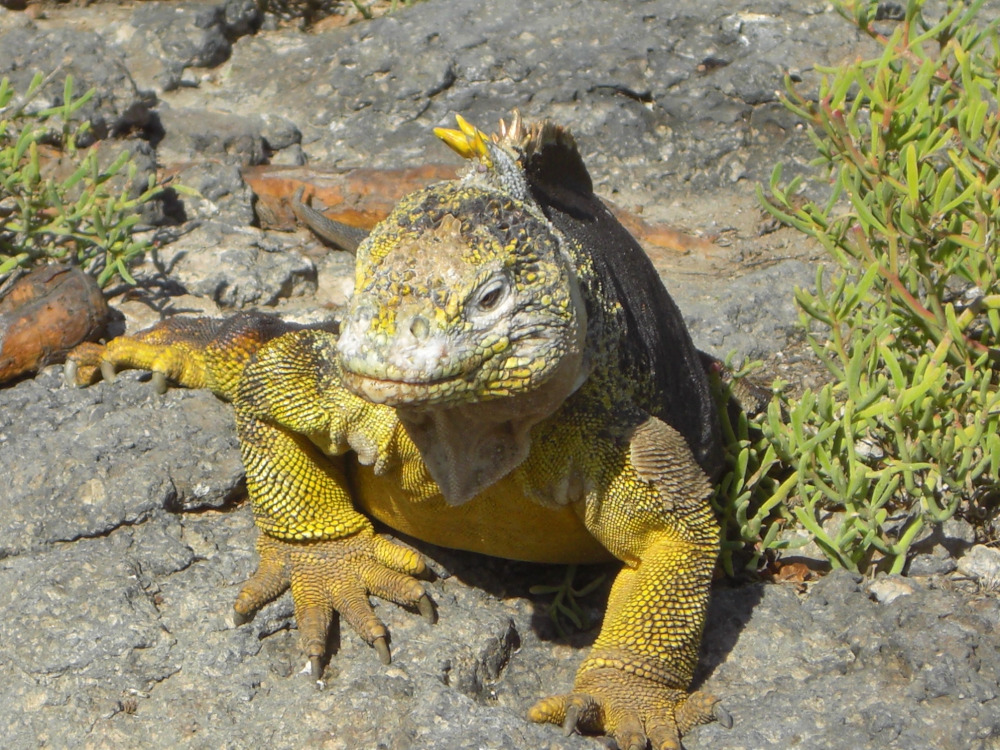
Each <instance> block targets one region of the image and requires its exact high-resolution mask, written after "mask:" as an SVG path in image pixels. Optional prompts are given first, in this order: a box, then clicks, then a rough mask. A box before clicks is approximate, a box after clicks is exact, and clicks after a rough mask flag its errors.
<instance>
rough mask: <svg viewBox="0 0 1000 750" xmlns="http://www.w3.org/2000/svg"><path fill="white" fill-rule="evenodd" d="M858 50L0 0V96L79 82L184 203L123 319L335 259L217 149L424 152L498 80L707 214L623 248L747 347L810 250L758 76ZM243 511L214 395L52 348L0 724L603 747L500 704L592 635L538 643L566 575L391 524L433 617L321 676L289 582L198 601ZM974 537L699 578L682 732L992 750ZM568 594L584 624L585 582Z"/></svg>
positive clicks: (769, 10) (682, 30)
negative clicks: (711, 709)
mask: <svg viewBox="0 0 1000 750" xmlns="http://www.w3.org/2000/svg"><path fill="white" fill-rule="evenodd" d="M0 5H3V4H2V3H0ZM7 5H10V6H12V7H13V6H14V5H15V4H14V3H7ZM292 8H293V10H294V6H292ZM998 10H1000V3H997V2H992V3H989V4H987V6H985V9H984V10H983V11H982V12H983V13H991V14H992V15H994V16H995V15H996V13H997V12H998ZM866 49H867V48H866V42H865V41H864V40H863V39H861V38H859V37H858V35H857V34H856V33H854V32H852V31H851V30H850V28H849V27H848V26H847V25H846V24H844V23H843V22H842V21H841V20H840V19H839V18H838V17H837V16H836V15H835V14H834V13H833V12H832V11H831V10H830V8H829V7H827V5H826V4H825V3H821V2H786V1H785V0H760V1H759V2H755V3H750V2H743V1H737V0H729V1H728V2H725V1H723V0H703V1H702V2H697V3H695V2H690V1H689V0H680V1H678V2H665V1H660V2H652V1H650V2H634V3H608V2H601V1H600V0H548V1H545V0H531V1H529V2H520V3H513V2H511V3H504V2H494V3H482V2H472V1H471V0H429V1H428V2H424V3H419V4H417V5H415V6H414V7H412V8H403V9H399V10H396V11H394V12H392V13H391V14H388V15H385V16H383V17H381V18H377V19H376V20H373V21H359V22H358V23H353V24H344V23H343V22H342V19H340V20H338V19H328V20H326V21H323V22H320V23H319V24H317V26H316V27H314V28H313V29H311V30H309V31H302V30H300V29H298V28H297V27H296V24H294V23H290V22H288V21H286V20H283V19H282V18H280V17H278V16H276V15H271V14H268V13H263V12H261V10H260V9H259V7H258V5H257V4H256V3H254V2H253V0H229V1H228V2H215V1H213V0H208V1H207V2H143V3H137V4H131V3H124V4H112V3H98V4H95V5H89V6H75V5H45V4H43V5H30V6H28V8H27V10H3V9H2V8H0V76H9V77H10V78H11V79H12V81H13V82H14V83H15V85H17V86H18V87H20V88H21V89H22V90H23V88H24V87H25V86H26V83H27V81H28V80H29V79H30V77H31V75H32V74H33V73H34V72H35V70H42V71H45V72H48V71H51V70H53V69H55V68H56V67H57V66H62V69H61V70H62V71H63V72H65V73H72V74H73V75H74V77H75V78H76V80H77V82H78V87H79V89H80V90H81V91H82V90H84V89H86V88H89V87H91V86H95V87H97V90H98V95H97V96H96V97H95V99H94V100H93V101H92V102H91V104H90V105H88V107H89V111H88V116H89V117H90V118H91V120H92V122H93V123H94V132H95V134H96V135H97V136H98V137H100V138H103V139H105V141H106V143H105V145H107V144H123V145H125V146H127V147H128V148H130V149H131V150H132V151H133V153H135V154H136V155H137V157H138V158H140V159H142V160H145V163H146V164H148V165H149V166H150V167H152V165H153V164H158V165H159V167H160V169H161V170H162V172H163V173H169V174H171V175H173V176H174V178H175V179H177V180H179V181H181V182H183V183H184V184H187V185H189V186H191V187H194V188H196V189H197V190H198V191H199V192H200V194H201V196H202V197H201V198H200V199H195V198H187V197H185V198H183V200H182V201H181V202H179V203H178V204H176V205H174V206H172V207H168V211H167V213H168V214H170V216H171V217H173V219H174V220H175V221H177V220H179V221H180V222H181V223H179V224H178V223H174V224H169V225H166V226H161V227H160V229H158V230H157V231H158V235H157V236H158V239H159V240H160V241H161V247H160V248H159V250H158V251H157V252H156V253H154V254H153V255H152V257H151V258H150V259H149V260H148V262H147V263H146V264H145V265H144V266H143V268H142V269H140V272H139V275H140V278H141V280H142V282H143V283H142V285H141V288H140V289H139V290H136V291H132V292H130V293H129V294H127V295H122V296H119V297H117V298H116V299H115V300H114V302H115V304H116V306H117V307H118V309H120V310H121V311H123V312H124V314H125V318H126V320H127V321H128V322H129V325H139V324H142V323H148V322H150V321H151V320H155V319H156V318H158V317H159V316H160V315H163V314H170V313H175V312H183V311H196V312H197V311H203V310H208V311H212V312H214V311H218V310H222V311H229V310H233V309H238V308H242V307H247V306H259V307H263V308H265V309H272V310H277V311H279V312H282V313H285V314H288V315H291V316H295V317H297V318H300V319H306V318H310V317H311V318H313V319H315V318H316V317H323V316H328V315H330V314H331V309H332V306H333V305H335V304H336V303H338V302H339V301H342V300H343V299H344V297H345V295H346V294H347V293H348V292H349V284H350V282H349V269H350V262H349V259H348V258H345V257H344V255H343V254H342V253H335V252H331V251H328V250H327V249H325V248H323V247H322V246H321V245H320V244H319V243H318V242H316V240H314V239H313V238H312V237H311V236H309V235H308V234H307V233H306V232H304V231H300V232H298V233H281V232H275V231H264V230H261V229H258V228H255V224H256V223H257V222H256V220H255V215H254V207H253V201H252V196H251V194H250V192H249V190H248V188H247V186H246V184H245V183H244V181H243V180H242V178H241V169H242V168H244V167H246V166H249V165H254V164H260V163H265V162H269V163H273V164H288V165H301V164H308V165H310V166H323V167H359V166H378V167H398V166H415V165H420V164H426V163H429V162H449V161H450V162H451V163H455V161H457V159H455V158H453V157H452V156H451V155H450V154H449V153H448V151H447V149H446V148H445V147H443V146H442V145H440V144H439V143H437V142H436V139H434V137H433V136H432V135H431V133H430V131H431V129H432V128H433V127H434V126H438V125H449V124H450V123H451V122H452V119H451V118H452V116H453V114H454V113H455V112H460V113H462V114H463V115H465V116H466V117H467V118H468V119H470V120H471V121H473V122H475V123H477V124H479V125H480V126H481V127H484V128H488V127H490V126H491V124H492V123H493V122H494V121H495V120H496V118H498V117H500V116H502V115H505V114H507V113H508V112H509V110H510V109H511V108H512V107H514V106H516V107H519V108H520V109H521V110H522V112H523V113H524V114H525V115H526V116H529V117H546V116H547V117H552V118H554V119H557V120H558V121H560V122H562V123H565V124H568V125H570V126H571V127H572V128H573V130H574V133H575V134H576V135H577V139H578V141H579V142H580V144H581V148H582V150H583V152H584V154H585V157H586V160H587V162H588V164H589V166H590V168H591V172H592V174H593V176H594V178H595V181H596V183H597V184H598V186H599V189H600V191H601V192H602V193H603V194H604V195H606V196H607V197H609V198H610V199H611V200H613V201H614V202H615V203H616V204H618V205H619V206H621V207H623V208H626V209H628V210H632V211H634V212H637V213H638V212H641V214H642V216H643V217H644V218H645V219H646V220H647V221H651V222H666V223H669V224H671V225H673V226H675V227H679V228H681V229H684V230H686V231H688V232H691V233H693V234H697V235H700V236H702V237H706V238H708V239H710V240H712V241H713V242H714V245H715V249H714V250H711V251H709V252H694V253H688V254H686V255H682V254H678V253H671V252H669V251H665V250H662V249H656V248H651V249H650V252H651V255H652V256H653V258H654V260H655V262H656V264H657V266H658V268H659V269H660V270H661V272H662V273H663V276H664V278H665V280H666V282H667V285H668V287H669V288H670V290H671V292H672V293H673V295H674V296H675V298H676V299H677V300H678V302H679V304H680V305H681V307H682V309H683V310H684V312H685V315H686V317H687V319H688V321H689V324H690V326H691V328H692V330H693V333H694V336H695V338H696V340H697V342H698V344H699V345H700V346H702V347H703V348H705V349H708V350H710V351H712V352H714V353H716V354H719V355H725V354H727V353H728V352H730V351H733V350H735V351H737V352H738V353H739V354H741V355H743V356H752V357H765V358H767V360H768V363H769V366H770V368H771V371H772V372H775V373H777V374H781V373H783V372H786V369H785V368H787V367H790V366H791V367H794V366H795V365H796V361H797V360H798V359H800V353H799V352H800V350H801V345H800V342H799V339H798V336H797V334H796V333H795V328H794V321H795V319H796V312H795V308H794V305H793V303H792V299H791V289H792V288H793V287H794V286H795V285H804V284H808V283H810V282H811V281H812V280H813V278H814V276H815V267H816V262H817V259H818V258H819V254H818V252H817V251H816V250H815V248H813V247H811V246H810V245H808V244H807V243H805V242H804V241H803V240H802V239H801V238H800V237H799V236H797V235H796V234H794V233H793V232H791V231H789V230H779V231H776V232H771V233H768V234H766V235H763V236H761V235H760V234H759V230H760V226H761V216H760V213H759V210H758V208H757V204H756V202H755V199H754V197H753V193H754V186H755V185H756V183H757V182H759V181H761V180H766V178H767V176H768V175H769V174H770V171H771V169H772V167H773V165H774V163H775V162H776V161H777V160H781V161H783V162H784V163H785V164H786V174H790V173H794V172H796V171H798V172H802V173H808V172H807V167H806V164H807V162H808V159H809V158H810V149H809V145H808V142H807V140H806V138H805V137H804V134H803V132H802V131H801V129H800V128H799V127H798V126H797V124H796V122H795V120H794V119H793V118H792V117H791V116H790V115H789V114H788V113H786V112H785V111H784V110H783V109H782V107H781V106H780V105H779V104H778V103H777V98H776V92H777V90H778V89H780V88H781V85H782V84H781V80H782V78H783V76H784V75H785V74H786V73H790V74H792V75H794V76H796V77H797V78H799V79H801V81H802V83H801V85H802V86H804V87H807V88H812V89H814V88H815V86H816V83H817V80H818V78H817V75H818V74H817V72H816V67H817V66H820V65H834V64H836V63H837V62H839V61H841V60H844V59H847V58H850V57H853V56H855V55H856V54H859V53H863V52H865V51H866ZM868 51H870V50H868ZM61 91H62V83H61V79H60V80H59V81H58V82H57V83H56V84H55V85H54V86H53V88H52V89H51V91H47V92H46V94H45V95H44V96H43V97H42V98H41V99H40V100H39V104H45V103H46V102H51V101H53V100H54V99H55V98H56V97H57V96H58V94H59V93H60V92H61ZM817 187H821V186H817ZM149 218H150V219H151V220H158V219H160V218H162V217H157V216H150V217H149ZM252 527H253V523H252V519H251V515H250V512H249V508H248V507H247V506H246V503H245V502H244V498H243V487H242V475H241V469H240V465H239V456H238V452H237V449H236V443H235V437H234V432H233V427H232V419H231V415H230V412H229V408H228V407H227V406H226V405H224V404H222V403H219V402H217V401H216V400H215V399H214V398H212V397H211V396H209V395H207V394H205V393H198V392H186V391H179V390H174V391H170V392H168V393H167V394H166V395H164V396H158V395H156V394H155V393H154V392H153V391H152V389H151V387H150V386H149V384H148V382H145V380H144V378H143V377H142V376H140V375H126V376H123V377H120V378H119V379H118V381H117V382H116V383H114V384H113V385H108V384H100V385H97V386H95V387H92V388H90V389H86V390H72V389H67V388H64V387H62V385H61V368H60V367H58V366H55V367H51V368H48V369H47V370H45V371H43V372H42V373H41V374H40V375H39V376H38V377H36V378H34V379H28V380H24V381H22V382H20V383H18V384H16V385H14V386H12V387H8V388H5V389H3V390H0V670H2V674H3V679H2V680H0V733H2V736H3V741H2V743H0V744H2V745H3V746H4V747H6V748H12V749H15V750H20V749H21V748H33V747H55V748H103V747H108V748H111V747H115V748H117V747H142V748H172V747H185V748H250V747H261V746H263V747H271V748H303V747H310V748H311V747H317V748H351V749H353V748H393V749H395V748H400V749H402V748H440V749H441V750H443V749H444V748H449V749H450V748H512V749H513V748H560V749H562V748H567V749H568V748H587V747H598V744H597V743H596V742H595V741H594V740H593V739H589V738H582V737H578V736H571V737H564V736H563V735H562V734H561V733H560V732H559V731H558V730H557V729H555V728H553V727H538V726H534V725H531V724H528V723H527V722H526V721H525V720H524V719H523V716H524V713H525V711H526V709H527V707H528V706H529V705H530V704H531V703H532V702H533V700H534V699H535V698H536V697H537V696H539V695H541V694H544V693H548V692H552V691H559V690H563V689H565V688H566V687H567V686H569V685H570V684H571V682H572V676H573V673H574V670H575V666H576V664H577V663H578V661H579V660H580V658H581V656H582V652H583V649H584V648H585V647H586V644H587V642H588V641H589V640H590V639H592V638H593V632H592V631H588V632H585V633H582V634H579V635H576V636H573V637H571V638H569V639H564V638H561V637H559V636H558V635H557V634H556V632H555V630H554V629H553V627H552V626H551V624H550V621H549V620H548V618H547V616H546V614H545V604H546V602H545V601H544V598H540V597H537V596H532V595H530V594H529V592H528V589H529V587H530V586H532V585H534V584H555V583H558V582H559V581H561V580H562V576H563V571H562V570H561V569H559V568H549V567H538V566H529V565H523V564H514V563H508V562H503V561H497V560H489V559H484V558H479V557H475V556H472V555H465V554H459V553H454V552H450V551H447V550H442V549H439V548H434V547H429V546H426V545H419V544H418V545H417V546H418V547H419V548H420V549H421V550H422V551H423V552H425V553H426V555H427V556H428V558H429V559H430V561H431V565H432V567H433V569H434V571H435V573H436V579H435V580H434V581H433V582H431V583H430V584H429V589H430V591H431V593H432V595H433V597H434V598H435V600H436V602H437V603H438V607H439V611H440V621H439V623H438V624H437V625H434V626H430V625H427V624H425V623H424V622H422V621H421V620H420V619H419V618H418V617H415V616H413V615H412V614H410V613H407V612H404V611H400V610H398V609H396V608H394V607H391V606H383V605H378V610H379V613H380V615H381V616H382V617H383V618H384V619H385V620H386V622H387V623H388V624H389V626H390V628H391V630H392V633H393V654H394V661H393V664H392V666H391V667H389V668H384V667H381V666H380V665H379V664H378V662H377V659H376V658H375V656H374V654H373V653H372V652H371V651H370V649H368V648H367V647H365V646H364V645H363V644H361V643H360V642H359V641H358V639H357V638H356V637H354V636H353V634H352V633H349V632H345V633H343V637H342V639H341V638H339V637H338V638H337V639H336V640H337V644H336V645H337V649H336V654H335V656H334V657H333V658H332V659H331V661H330V664H329V667H328V669H327V674H326V679H325V683H324V685H323V686H322V687H321V688H320V689H316V688H315V687H314V686H313V685H312V684H311V683H310V681H309V680H308V679H307V678H306V677H305V676H304V675H302V674H300V673H299V672H300V670H301V668H302V666H303V665H302V663H301V659H300V657H299V655H298V651H297V647H296V640H295V636H296V633H295V630H294V623H293V621H292V617H291V605H290V602H289V601H288V600H287V599H282V600H281V601H279V602H277V603H275V604H274V605H271V606H269V607H268V608H266V609H265V610H264V611H262V612H261V613H260V614H259V615H258V616H257V618H256V619H255V620H254V621H253V622H252V623H250V624H248V625H244V626H241V627H232V626H231V623H230V622H229V621H228V617H229V612H230V608H231V604H232V601H233V598H234V596H235V593H236V591H237V589H238V586H239V584H240V583H241V582H242V581H243V580H244V579H245V578H246V577H247V576H248V575H249V573H250V572H251V570H252V568H253V565H254V553H253V549H252V538H253V529H252ZM973 541H974V539H973V537H972V535H971V529H970V528H968V527H967V526H965V525H964V524H962V523H960V522H955V523H951V524H949V525H947V526H946V527H945V528H944V529H943V530H942V531H941V532H940V533H939V534H938V535H937V536H935V537H934V538H930V539H928V540H926V542H925V544H924V547H923V554H921V555H920V556H918V557H917V558H916V559H915V560H914V562H913V564H912V565H911V567H910V570H909V572H910V576H909V577H906V578H903V577H898V576H892V577H885V576H882V577H878V578H876V579H874V580H861V579H858V578H856V577H854V576H851V575H849V574H846V573H836V574H831V575H828V576H826V577H825V578H822V579H821V580H819V581H818V582H815V583H809V584H795V583H787V584H754V585H742V586H729V585H726V584H724V583H720V585H719V586H718V587H717V590H716V591H715V594H714V599H713V603H712V611H711V615H710V619H709V625H708V629H707V632H706V635H705V646H704V658H703V660H702V667H701V669H700V673H699V677H698V681H699V683H700V685H701V687H702V688H704V689H708V690H712V691H714V692H716V693H717V694H719V695H720V696H723V697H724V699H725V705H726V706H727V708H728V709H729V711H730V712H731V713H732V714H733V717H734V719H735V724H734V726H733V728H732V729H730V730H725V729H723V728H721V727H720V726H718V725H711V726H707V727H702V728H699V729H697V730H695V731H694V732H692V733H691V735H690V736H689V737H687V738H686V739H685V746H686V747H687V748H688V750H698V749H702V748H704V749H707V748H717V749H720V750H721V749H722V748H729V749H733V750H735V749H736V748H746V749H747V750H755V749H759V748H828V749H830V750H857V749H858V748H873V749H874V748H881V749H884V748H891V749H898V750H903V749H904V748H905V749H907V750H910V749H916V750H922V749H924V748H926V749H927V750H930V749H931V748H934V749H935V750H938V749H951V748H954V749H955V750H967V749H968V750H997V748H1000V700H998V694H1000V686H998V680H1000V636H998V635H997V632H1000V603H998V599H997V593H996V591H997V589H996V582H997V580H1000V572H998V570H997V562H996V555H995V554H993V551H992V550H989V549H987V548H984V547H973ZM991 565H992V566H993V567H992V568H991V567H990V566H991ZM600 572H601V571H599V570H598V571H590V570H586V571H583V572H582V573H581V576H582V577H583V578H586V579H589V578H591V577H593V576H595V575H598V574H599V573H600ZM991 582H992V588H991ZM587 606H588V608H589V609H590V610H591V614H592V615H593V616H594V617H595V619H596V617H597V616H599V613H600V610H601V607H602V603H601V601H600V597H599V596H598V597H595V599H594V600H593V601H588V603H587Z"/></svg>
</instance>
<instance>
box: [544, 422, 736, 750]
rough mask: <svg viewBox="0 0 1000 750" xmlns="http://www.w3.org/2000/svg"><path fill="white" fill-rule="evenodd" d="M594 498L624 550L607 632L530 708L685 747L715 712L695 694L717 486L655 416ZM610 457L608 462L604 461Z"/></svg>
mask: <svg viewBox="0 0 1000 750" xmlns="http://www.w3.org/2000/svg"><path fill="white" fill-rule="evenodd" d="M627 450H628V455H627V456H626V457H625V458H624V461H621V460H619V462H618V465H617V466H615V467H613V468H607V467H608V464H607V463H606V464H605V466H606V470H607V482H606V484H603V487H604V490H603V492H600V493H595V495H594V497H593V499H592V500H590V501H588V509H587V525H588V528H590V530H591V532H592V533H593V534H594V535H595V536H596V537H597V538H598V539H600V540H601V542H602V543H604V544H605V545H606V546H607V547H608V549H609V550H611V552H612V553H614V554H615V555H616V556H618V557H619V558H621V559H622V560H624V561H625V568H624V569H623V570H622V571H621V572H620V573H619V575H618V577H617V578H616V579H615V584H614V586H613V588H612V591H611V596H610V599H609V601H608V608H607V613H606V615H605V619H604V624H603V625H602V627H601V632H600V635H599V636H598V637H597V640H596V641H595V643H594V646H593V649H592V650H591V653H590V654H589V655H588V657H587V658H586V660H585V661H584V662H583V664H582V665H581V667H580V669H579V671H578V672H577V677H576V682H575V684H574V687H573V691H572V692H571V693H567V694H564V695H558V696H554V697H551V698H546V699H543V700H541V701H539V702H538V703H537V704H535V706H534V707H533V708H532V709H531V711H530V713H529V717H530V718H531V719H532V720H534V721H544V722H551V723H557V724H562V725H563V726H564V727H565V728H566V729H567V730H572V729H575V728H580V729H582V730H584V731H588V732H601V733H605V734H608V735H610V736H611V737H613V738H614V739H615V741H616V742H617V743H618V745H619V746H620V747H622V748H628V749H630V750H631V749H633V748H635V749H643V748H645V747H646V743H647V740H648V741H649V742H650V743H652V747H653V748H654V750H667V749H671V750H673V749H675V748H679V747H680V736H681V735H682V734H683V733H684V732H686V731H687V730H689V729H690V728H691V727H693V726H696V725H698V724H702V723H705V722H707V721H711V720H712V718H713V709H714V707H715V704H716V703H717V701H716V699H715V698H714V697H713V696H711V695H708V694H705V693H700V692H696V693H693V694H688V693H687V690H688V687H689V686H690V683H691V677H692V675H693V672H694V667H695V664H696V663H697V659H698V648H699V644H700V642H701V633H702V629H703V626H704V623H705V614H706V609H707V605H708V596H709V588H710V583H711V579H712V570H713V568H714V566H715V560H716V557H717V555H718V546H719V531H718V526H717V525H716V523H715V519H714V517H713V514H712V509H711V506H710V505H709V502H708V498H709V496H710V495H711V491H712V490H711V486H710V485H709V482H708V479H707V478H706V477H705V476H704V474H703V473H702V472H701V470H700V469H699V468H698V465H697V464H696V463H695V462H694V459H693V458H692V456H691V453H690V451H689V450H688V449H687V445H686V443H685V441H684V439H683V438H682V437H681V436H680V435H679V434H678V433H677V432H676V431H675V430H673V429H672V428H671V427H669V426H667V425H666V424H665V423H663V422H661V421H660V420H658V419H655V418H649V419H648V420H647V421H646V422H644V423H643V424H641V425H640V426H639V427H638V428H637V429H635V431H634V432H633V434H632V435H631V436H630V438H629V443H628V446H627ZM608 463H610V462H608Z"/></svg>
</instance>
